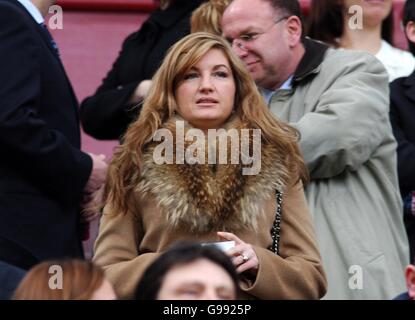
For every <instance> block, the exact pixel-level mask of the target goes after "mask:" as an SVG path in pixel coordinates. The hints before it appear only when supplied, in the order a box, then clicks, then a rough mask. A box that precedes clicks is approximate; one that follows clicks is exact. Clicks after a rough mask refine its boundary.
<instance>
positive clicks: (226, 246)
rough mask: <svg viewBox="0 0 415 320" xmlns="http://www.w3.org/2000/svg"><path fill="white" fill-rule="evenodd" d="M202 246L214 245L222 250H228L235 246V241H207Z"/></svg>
mask: <svg viewBox="0 0 415 320" xmlns="http://www.w3.org/2000/svg"><path fill="white" fill-rule="evenodd" d="M202 246H214V247H216V248H218V249H220V250H222V251H228V250H229V249H231V248H233V247H234V246H235V241H221V242H205V243H202Z"/></svg>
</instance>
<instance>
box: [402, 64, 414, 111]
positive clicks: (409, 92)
mask: <svg viewBox="0 0 415 320" xmlns="http://www.w3.org/2000/svg"><path fill="white" fill-rule="evenodd" d="M404 85H405V86H406V90H405V94H406V96H407V97H408V99H409V100H411V101H412V102H413V105H414V106H415V71H414V72H413V73H412V74H411V75H410V76H409V77H408V78H406V79H405V81H404Z"/></svg>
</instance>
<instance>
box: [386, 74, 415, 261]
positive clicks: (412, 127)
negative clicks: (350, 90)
mask: <svg viewBox="0 0 415 320" xmlns="http://www.w3.org/2000/svg"><path fill="white" fill-rule="evenodd" d="M390 119H391V123H392V128H393V134H394V135H395V138H396V141H397V142H398V175H399V187H400V189H401V194H402V197H403V198H404V221H405V227H406V232H407V234H408V238H409V246H410V255H411V257H413V256H414V255H415V216H414V215H413V213H412V208H411V207H412V205H411V202H412V195H411V194H410V193H411V192H412V191H415V71H414V72H413V73H412V74H411V75H410V76H408V77H406V78H399V79H396V80H395V81H393V82H392V83H391V85H390Z"/></svg>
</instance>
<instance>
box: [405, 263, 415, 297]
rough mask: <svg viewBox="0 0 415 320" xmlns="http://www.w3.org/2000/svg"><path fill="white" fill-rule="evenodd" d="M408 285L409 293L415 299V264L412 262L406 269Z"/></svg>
mask: <svg viewBox="0 0 415 320" xmlns="http://www.w3.org/2000/svg"><path fill="white" fill-rule="evenodd" d="M405 278H406V287H407V288H408V295H409V296H410V297H411V299H412V300H415V266H414V265H412V264H410V265H409V266H407V267H406V271H405Z"/></svg>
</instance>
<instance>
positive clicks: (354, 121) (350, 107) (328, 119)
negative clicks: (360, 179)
mask: <svg viewBox="0 0 415 320" xmlns="http://www.w3.org/2000/svg"><path fill="white" fill-rule="evenodd" d="M349 59H350V58H349ZM330 63H331V64H333V63H334V62H333V61H331V62H330ZM330 77H333V75H330ZM388 113H389V87H388V75H387V72H386V70H385V69H384V68H383V66H382V65H381V63H380V62H378V61H377V60H376V58H374V57H371V56H369V54H367V55H366V54H360V53H359V54H358V55H356V56H355V59H354V61H350V63H347V65H346V66H345V67H344V68H343V69H342V71H341V73H340V72H339V74H338V76H337V77H336V80H335V81H334V82H333V83H332V84H331V86H330V87H329V88H328V89H327V90H326V91H325V92H324V93H323V94H322V96H321V97H320V99H319V102H318V105H317V107H316V109H315V111H314V112H309V113H307V114H305V115H304V116H303V117H302V118H301V120H300V121H298V122H297V123H292V125H293V126H294V127H296V128H297V129H298V130H299V131H300V133H301V140H300V147H301V150H302V152H303V156H304V159H305V161H306V163H307V166H308V168H309V171H310V176H311V178H312V179H325V178H330V177H334V176H337V175H339V174H341V173H343V172H344V171H346V170H350V171H356V170H358V169H359V168H360V166H362V165H363V164H364V163H365V162H366V161H367V160H369V159H370V157H371V156H372V154H373V153H374V152H375V151H376V150H377V148H378V147H379V145H380V144H381V143H382V141H384V139H385V136H386V135H387V134H388V132H390V124H389V114H388Z"/></svg>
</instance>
